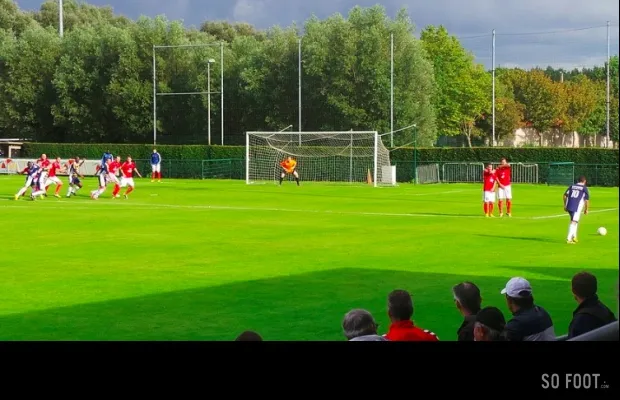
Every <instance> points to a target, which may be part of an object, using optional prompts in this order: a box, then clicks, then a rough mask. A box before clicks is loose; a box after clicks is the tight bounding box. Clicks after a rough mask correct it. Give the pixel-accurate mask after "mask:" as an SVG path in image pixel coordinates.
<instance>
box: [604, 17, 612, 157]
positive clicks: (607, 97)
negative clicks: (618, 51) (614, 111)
mask: <svg viewBox="0 0 620 400" xmlns="http://www.w3.org/2000/svg"><path fill="white" fill-rule="evenodd" d="M609 26H610V25H609V21H607V89H606V90H607V95H606V101H607V118H606V121H605V130H606V138H605V142H606V143H605V147H606V148H609V144H610V143H611V142H610V141H609V107H610V104H609V103H610V98H609V83H610V82H609V71H610V68H611V65H610V64H609V63H610V62H611V55H610V52H611V49H610V47H609V46H610V43H609V42H610V36H609Z"/></svg>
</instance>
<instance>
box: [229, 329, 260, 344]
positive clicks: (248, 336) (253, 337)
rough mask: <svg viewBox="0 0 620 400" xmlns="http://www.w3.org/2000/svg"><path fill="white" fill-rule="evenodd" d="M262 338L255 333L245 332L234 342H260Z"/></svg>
mask: <svg viewBox="0 0 620 400" xmlns="http://www.w3.org/2000/svg"><path fill="white" fill-rule="evenodd" d="M262 341H263V338H262V337H261V336H260V335H259V334H258V333H256V332H253V331H245V332H243V333H241V335H239V336H237V338H236V339H235V342H262Z"/></svg>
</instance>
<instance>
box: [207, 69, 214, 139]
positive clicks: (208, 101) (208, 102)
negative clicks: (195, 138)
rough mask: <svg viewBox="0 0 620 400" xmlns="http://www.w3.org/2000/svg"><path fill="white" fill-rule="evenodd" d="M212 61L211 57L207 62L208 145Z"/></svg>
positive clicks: (209, 135)
mask: <svg viewBox="0 0 620 400" xmlns="http://www.w3.org/2000/svg"><path fill="white" fill-rule="evenodd" d="M214 62H215V60H214V59H212V58H210V59H209V61H208V62H207V114H208V115H207V125H208V126H207V132H208V133H207V136H208V141H209V146H211V64H213V63H214Z"/></svg>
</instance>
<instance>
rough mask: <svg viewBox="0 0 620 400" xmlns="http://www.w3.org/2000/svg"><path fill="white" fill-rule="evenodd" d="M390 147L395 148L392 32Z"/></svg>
mask: <svg viewBox="0 0 620 400" xmlns="http://www.w3.org/2000/svg"><path fill="white" fill-rule="evenodd" d="M390 147H391V148H394V34H393V33H392V34H390Z"/></svg>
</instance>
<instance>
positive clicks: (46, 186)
mask: <svg viewBox="0 0 620 400" xmlns="http://www.w3.org/2000/svg"><path fill="white" fill-rule="evenodd" d="M48 187H50V185H47V186H46V187H45V192H46V193H47V188H48Z"/></svg>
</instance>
